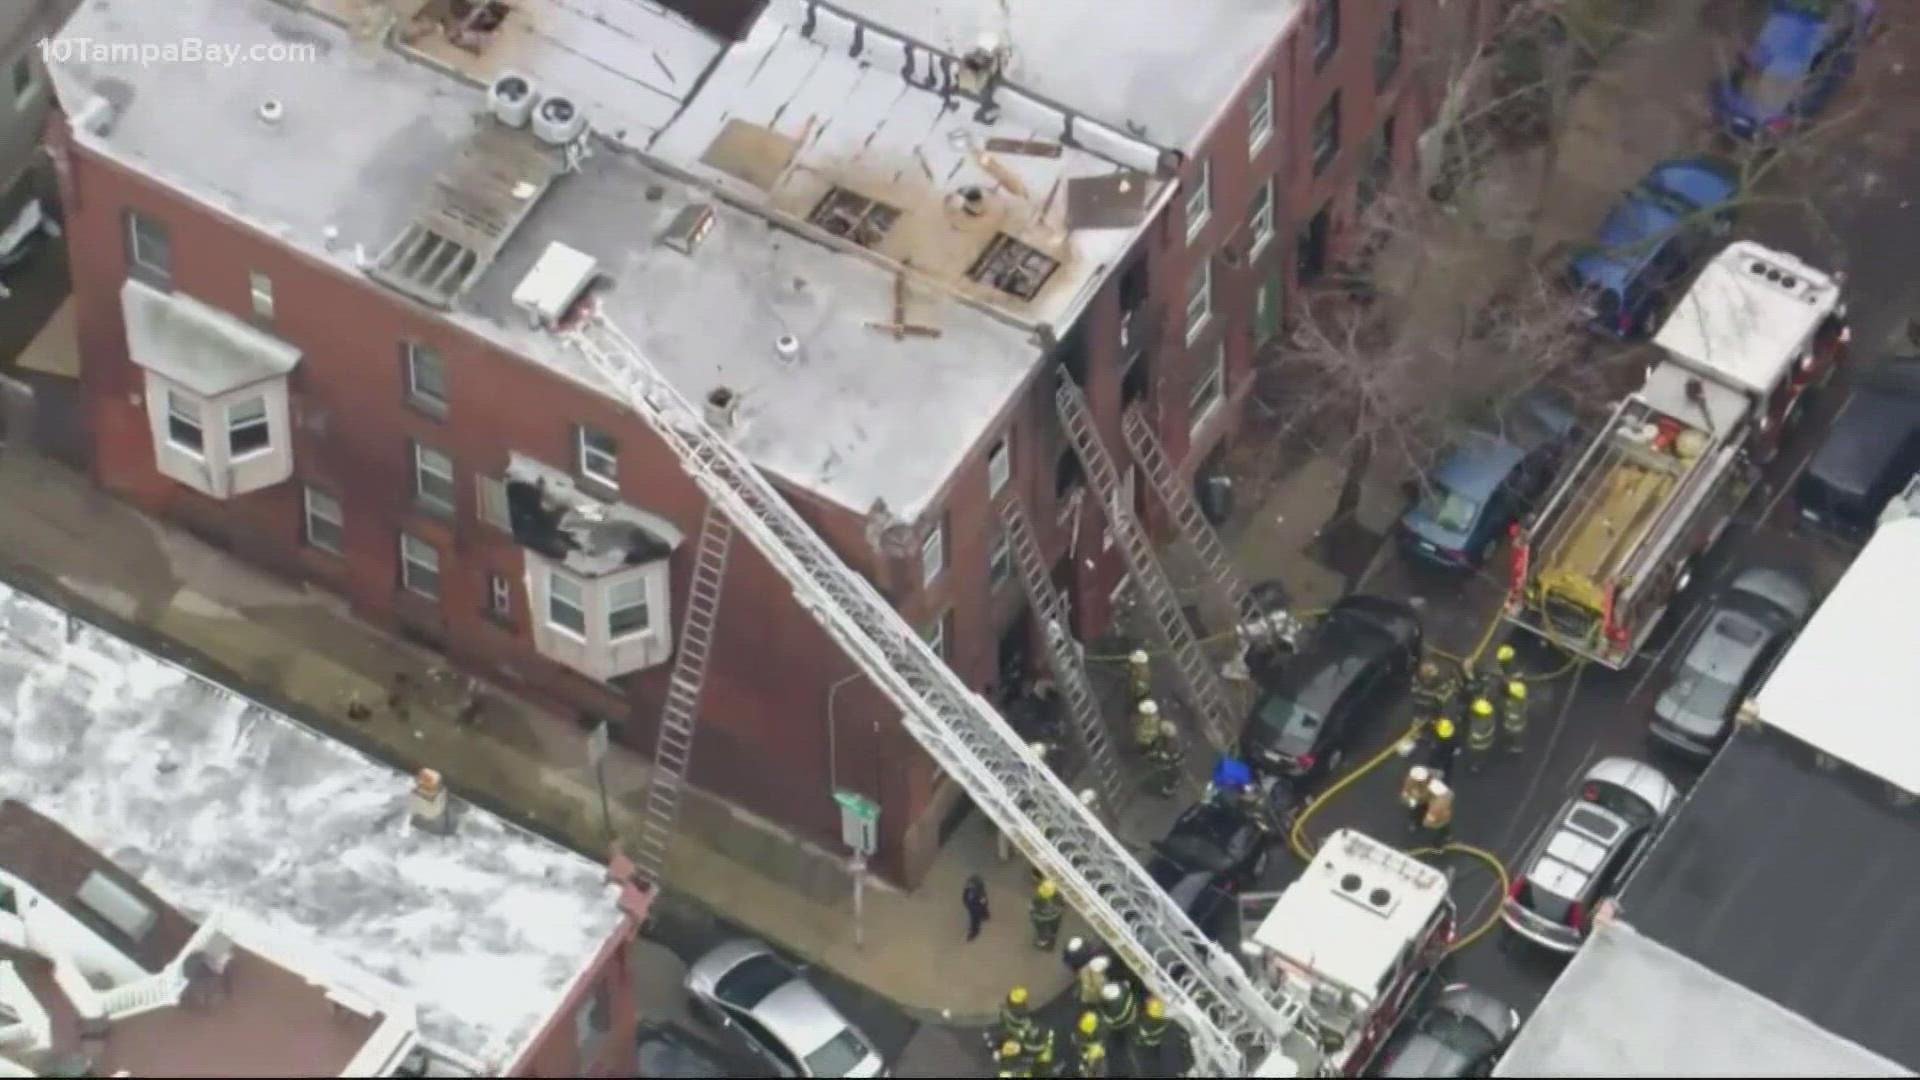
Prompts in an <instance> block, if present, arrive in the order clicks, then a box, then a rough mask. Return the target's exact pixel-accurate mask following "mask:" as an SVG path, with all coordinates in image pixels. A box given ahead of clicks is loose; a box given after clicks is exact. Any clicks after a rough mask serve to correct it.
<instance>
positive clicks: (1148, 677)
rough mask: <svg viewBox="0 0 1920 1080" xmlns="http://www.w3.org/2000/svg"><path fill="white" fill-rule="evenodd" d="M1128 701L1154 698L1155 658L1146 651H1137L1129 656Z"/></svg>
mask: <svg viewBox="0 0 1920 1080" xmlns="http://www.w3.org/2000/svg"><path fill="white" fill-rule="evenodd" d="M1127 690H1128V691H1129V697H1128V700H1131V701H1145V700H1146V699H1147V698H1149V697H1151V696H1153V657H1151V656H1148V655H1147V650H1145V649H1135V650H1133V652H1131V653H1129V654H1128V655H1127Z"/></svg>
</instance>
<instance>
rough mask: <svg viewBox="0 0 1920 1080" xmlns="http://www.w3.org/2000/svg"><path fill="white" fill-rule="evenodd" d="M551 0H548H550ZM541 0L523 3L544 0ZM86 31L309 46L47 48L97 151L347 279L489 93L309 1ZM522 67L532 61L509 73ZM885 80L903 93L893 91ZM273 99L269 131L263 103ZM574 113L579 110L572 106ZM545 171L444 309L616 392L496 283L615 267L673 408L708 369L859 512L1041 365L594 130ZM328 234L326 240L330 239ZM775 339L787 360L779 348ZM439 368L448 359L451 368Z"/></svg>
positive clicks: (914, 485)
mask: <svg viewBox="0 0 1920 1080" xmlns="http://www.w3.org/2000/svg"><path fill="white" fill-rule="evenodd" d="M557 2H558V0H554V3H557ZM547 6H549V5H541V9H544V8H545V7H547ZM66 32H67V33H68V34H69V35H71V36H75V37H93V38H96V39H99V40H107V39H109V38H112V39H116V40H137V41H171V40H177V39H180V38H183V37H198V38H201V39H204V40H210V41H211V40H217V41H220V42H224V43H229V44H233V45H236V46H242V47H244V46H246V45H251V44H262V45H267V44H272V43H275V42H279V41H283V40H286V39H289V38H292V39H295V40H301V41H311V42H316V43H318V44H319V45H320V46H321V48H320V55H319V56H318V57H317V59H314V60H312V61H311V62H306V63H300V64H277V65H276V64H267V63H257V64H235V65H232V66H224V67H223V66H205V65H193V64H151V65H145V66H142V65H139V64H137V63H107V62H101V63H84V62H80V61H79V60H77V59H76V60H75V61H73V62H69V63H66V64H56V65H55V71H54V81H55V86H56V88H57V90H58V91H59V95H60V98H61V102H62V104H63V106H64V107H65V108H66V109H67V111H68V113H69V114H70V115H78V114H79V113H80V111H81V110H82V109H83V108H84V107H85V104H86V102H87V101H88V100H89V99H90V98H91V97H92V96H93V94H94V92H95V88H96V87H99V88H100V89H101V90H102V91H103V92H104V96H107V97H110V98H112V99H114V100H115V101H117V102H122V103H123V107H122V108H121V109H120V110H119V112H118V115H117V118H116V119H115V120H114V121H113V123H112V124H111V126H110V127H109V128H108V129H107V130H106V133H105V134H104V135H96V134H92V133H89V132H86V131H81V132H78V133H77V134H76V138H77V140H78V141H79V142H80V143H82V144H83V145H85V146H87V147H88V148H90V149H93V150H95V151H96V152H99V153H101V154H103V155H105V156H107V157H109V158H111V159H114V160H117V161H121V162H124V163H126V164H127V165H129V166H130V167H132V168H135V169H140V170H143V171H145V172H148V173H149V174H152V175H154V176H156V177H158V178H159V179H160V180H162V181H163V182H166V183H169V184H172V185H173V186H175V187H177V188H179V189H180V190H182V191H183V192H185V193H186V194H187V195H189V196H190V197H193V198H197V199H199V200H200V201H202V202H204V203H205V204H207V205H209V206H211V207H214V208H216V209H218V210H220V211H221V212H223V213H226V214H229V215H231V216H233V217H235V218H237V219H239V220H240V221H242V222H245V223H248V224H250V225H252V226H254V227H255V228H258V229H260V230H262V231H264V232H266V233H269V234H271V235H275V236H278V237H280V238H281V239H282V240H283V241H284V242H286V243H289V244H291V245H294V246H295V247H297V248H299V249H301V250H302V251H303V252H305V253H306V254H308V255H310V256H312V257H313V258H315V259H318V260H321V261H323V262H328V263H331V264H332V265H333V266H334V267H336V268H337V269H339V270H340V271H341V272H343V273H349V274H354V275H359V274H361V272H362V270H361V264H360V262H359V261H358V260H357V259H356V255H355V250H356V247H357V248H359V249H361V250H362V251H363V252H364V253H365V254H366V255H368V256H371V255H373V254H375V253H377V252H379V251H380V250H381V249H383V248H384V247H385V246H386V245H387V243H388V242H389V241H390V240H391V239H392V238H393V237H395V236H396V235H398V233H399V231H400V230H401V229H402V228H403V227H404V226H405V225H406V224H407V223H408V222H410V221H411V220H413V218H414V216H415V213H416V211H417V210H418V209H419V208H420V205H421V203H422V202H423V201H424V199H425V197H426V195H427V193H428V191H429V190H430V188H431V186H432V184H433V181H434V179H435V177H436V176H437V175H438V174H440V173H441V172H442V170H443V169H444V168H445V167H446V166H447V164H448V163H449V161H450V160H451V159H452V158H453V156H454V154H455V152H456V150H457V148H458V147H460V146H461V145H462V144H463V142H464V141H465V140H466V139H467V138H468V137H469V136H470V135H471V133H472V132H473V131H474V130H475V125H476V124H479V123H492V121H491V120H488V119H484V118H483V117H481V113H482V112H483V111H484V109H485V96H484V92H483V91H482V90H481V89H480V88H479V87H477V86H475V85H472V84H471V83H468V82H465V81H462V80H460V79H456V78H453V77H451V76H448V75H446V74H444V73H442V72H441V71H439V70H436V69H435V68H433V67H430V66H429V65H426V64H423V63H420V62H418V61H417V60H414V59H411V58H409V56H407V55H404V54H403V53H402V52H401V51H398V50H395V49H388V48H380V47H375V46H370V45H366V44H362V43H356V42H355V41H354V39H353V37H352V35H351V34H350V33H349V31H348V30H347V29H346V28H345V27H344V26H340V25H336V24H334V23H333V22H330V21H328V20H326V19H323V18H321V17H320V16H319V15H316V14H314V13H312V12H310V11H308V12H302V11H296V10H292V9H289V8H286V7H282V6H280V5H278V4H271V3H234V2H232V0H178V2H175V3H167V4H125V3H114V4H111V6H110V8H109V6H108V5H107V4H106V3H105V2H103V0H89V2H88V3H87V4H85V5H84V6H83V7H82V8H81V10H80V12H79V13H78V14H77V15H76V16H75V19H74V21H73V22H72V23H71V24H70V27H69V29H68V30H67V31H66ZM522 70H523V71H526V73H527V74H529V75H531V76H532V77H533V78H534V79H535V80H536V81H541V80H543V79H544V78H545V74H544V72H543V71H540V70H531V69H530V68H529V67H527V66H524V65H523V66H522ZM907 92H908V91H907V89H906V87H905V84H904V83H902V84H901V93H902V94H905V93H907ZM268 98H273V99H276V100H278V101H279V102H281V104H282V116H281V119H280V120H279V122H278V123H277V124H273V125H268V124H265V123H263V122H261V120H260V119H259V118H258V116H257V112H258V108H259V105H260V103H261V102H262V101H263V100H266V99H268ZM590 119H591V117H590ZM596 147H597V149H596V152H594V153H593V154H592V155H590V156H589V157H588V158H587V160H586V161H585V163H584V165H583V166H582V168H581V169H580V170H579V171H577V172H569V173H564V174H562V175H561V176H559V177H558V178H557V179H556V180H555V181H554V182H553V185H552V187H551V189H550V190H549V191H548V192H547V194H546V195H545V196H544V197H542V199H541V201H540V202H539V204H538V205H537V206H535V207H534V208H533V210H532V212H531V214H530V215H529V216H528V217H527V218H526V220H525V222H524V223H523V224H522V225H520V227H519V229H518V231H517V232H515V233H514V234H513V235H512V236H511V238H510V239H509V240H508V241H507V243H506V245H505V246H504V247H503V248H502V249H501V251H500V253H499V255H498V257H497V258H496V260H495V261H494V263H493V264H492V267H491V269H489V270H488V271H487V272H486V273H485V274H484V275H483V276H482V277H481V278H480V280H479V282H478V284H477V285H476V286H475V287H474V289H473V290H472V292H471V293H470V294H468V295H467V296H466V297H465V298H464V299H463V300H461V301H458V302H457V303H456V307H455V310H454V311H453V312H452V313H450V314H448V315H447V316H446V317H447V318H449V319H450V320H451V321H452V322H454V323H455V324H457V325H459V326H461V327H463V328H464V329H466V330H468V331H470V332H472V333H475V334H477V335H479V336H481V337H483V338H486V339H489V340H491V341H494V342H496V343H498V344H499V345H501V346H502V347H503V348H506V349H508V350H511V351H514V352H518V353H520V354H522V355H524V356H526V357H528V358H529V359H530V360H531V361H532V362H535V363H539V364H543V365H546V366H548V367H550V368H551V369H553V370H554V371H556V372H557V373H559V374H560V375H562V376H563V377H566V378H570V379H573V380H575V381H577V382H579V383H581V384H582V385H585V386H588V387H591V388H593V389H594V390H596V391H598V392H602V393H608V394H610V395H611V394H613V393H614V390H613V388H612V387H610V386H609V385H607V384H606V383H605V382H604V381H603V380H602V379H601V378H600V376H599V375H598V374H597V373H596V372H594V371H593V370H592V369H591V367H590V366H589V365H587V364H586V362H585V361H583V360H581V359H580V358H579V357H578V356H576V355H575V354H574V353H572V352H570V351H568V350H565V349H563V348H562V347H561V346H560V345H559V344H558V342H557V341H555V340H554V339H553V338H552V336H551V335H548V334H546V333H543V332H537V331H533V330H530V329H529V328H528V324H527V320H526V317H525V315H524V313H522V312H521V311H520V310H518V309H517V308H515V306H514V305H513V303H512V293H513V291H514V289H515V287H516V286H517V285H518V284H519V282H520V279H521V278H522V277H524V276H525V274H526V273H527V272H528V271H530V270H531V269H532V267H533V265H534V263H535V262H536V261H537V260H538V258H539V256H540V255H541V254H542V253H543V252H544V251H545V250H546V247H547V245H548V243H550V242H552V241H560V242H562V243H565V244H566V245H567V246H569V247H572V248H575V249H578V250H580V251H583V252H586V253H587V254H589V255H592V256H594V257H595V258H596V259H598V261H599V263H600V267H601V269H602V271H603V272H604V273H606V274H608V275H610V277H611V278H612V279H613V280H614V281H615V282H616V285H615V286H614V287H613V288H612V289H610V290H608V291H607V292H606V293H605V294H604V295H603V297H602V301H601V303H602V306H603V309H604V310H606V311H607V312H608V313H609V314H610V315H611V316H612V317H613V318H614V319H615V321H617V322H619V323H621V324H622V325H623V326H624V327H625V328H626V329H627V331H628V332H629V333H630V334H631V335H632V336H633V337H634V338H635V339H636V340H637V341H638V342H639V343H640V344H641V345H643V346H644V347H646V348H647V349H648V351H649V353H650V355H651V358H652V360H653V361H654V363H655V364H656V365H657V366H658V367H659V368H660V369H661V370H662V371H663V372H664V373H665V374H666V376H667V377H668V378H669V379H670V380H671V381H672V382H673V383H674V385H675V387H676V388H677V389H678V390H679V391H680V392H681V394H682V395H683V396H685V397H686V398H688V399H689V400H692V401H702V400H705V398H706V396H707V394H708V393H709V392H710V391H712V390H713V389H715V388H716V387H718V386H721V385H725V386H727V387H728V388H730V389H732V390H734V391H736V392H737V393H738V394H739V395H740V424H741V427H740V431H739V434H738V435H737V436H736V442H737V444H738V445H739V446H740V447H741V449H742V450H744V451H745V452H746V453H747V454H748V455H749V457H750V458H751V459H752V460H753V461H754V462H755V463H756V464H758V465H759V466H761V467H762V468H764V469H766V470H768V471H769V472H770V473H772V474H774V475H775V476H776V477H777V478H779V479H781V480H784V481H786V482H788V483H790V484H793V485H795V486H798V487H800V488H802V489H806V490H808V491H810V492H812V493H813V494H815V495H817V496H819V497H823V498H825V499H828V500H831V501H833V502H835V503H838V504H840V505H842V506H844V507H846V508H848V509H850V510H853V511H855V512H857V513H865V512H866V511H867V510H868V509H870V508H871V507H872V505H873V504H874V502H875V500H885V502H886V503H887V505H888V507H889V509H890V510H891V511H892V512H893V514H894V515H895V516H896V517H898V518H900V519H902V520H908V521H911V520H912V519H914V518H915V517H917V516H918V515H919V514H920V513H921V512H922V511H923V510H924V509H925V508H927V507H928V506H929V505H930V504H931V503H932V502H933V500H934V499H935V498H936V497H937V496H938V494H939V492H940V490H941V486H942V484H943V483H944V482H945V481H946V480H947V479H948V478H949V477H950V476H951V475H952V472H953V469H954V467H955V466H956V465H957V464H958V463H959V462H960V461H961V460H962V459H964V457H965V456H966V454H967V453H968V452H969V451H970V450H971V449H972V448H973V447H974V446H975V445H976V444H977V443H978V442H979V441H980V440H981V438H982V437H983V435H984V434H985V433H986V431H987V429H988V427H989V426H990V425H991V424H993V423H995V422H996V421H997V419H998V418H999V417H1000V416H1002V415H1003V414H1004V413H1005V412H1006V410H1007V409H1008V408H1009V407H1011V405H1012V403H1013V402H1014V401H1015V399H1016V397H1017V395H1018V393H1019V391H1020V389H1021V387H1022V386H1023V385H1024V384H1025V382H1026V380H1027V379H1029V378H1030V377H1033V376H1034V374H1035V373H1036V372H1037V371H1038V368H1039V365H1040V358H1041V355H1042V352H1041V348H1040V346H1039V344H1038V342H1037V341H1036V340H1035V338H1034V335H1033V334H1032V333H1031V332H1029V331H1027V330H1024V329H1022V328H1019V327H1016V326H1014V325H1011V324H1010V323H1009V322H1007V321H1006V320H1004V319H1002V318H999V317H996V316H995V315H993V314H990V313H989V312H987V311H984V310H980V309H977V308H974V307H972V306H969V305H965V304H960V303H956V302H953V301H952V300H950V299H946V300H943V299H941V298H940V297H939V296H938V295H937V294H935V293H934V292H933V290H931V289H928V288H926V287H924V286H916V287H914V288H911V289H909V295H908V297H907V321H908V322H910V323H916V324H925V325H932V326H935V327H938V328H939V329H940V331H941V335H940V336H939V337H937V338H929V337H917V336H908V337H905V338H904V339H901V340H896V339H895V338H894V337H893V336H892V335H891V334H884V333H881V332H878V331H876V330H874V329H871V328H869V327H868V325H867V324H868V323H869V322H878V323H891V322H892V321H893V300H894V282H895V275H894V273H893V272H892V271H891V270H890V269H889V268H887V267H885V266H883V265H881V264H879V263H878V262H877V261H875V260H873V259H871V258H868V257H863V256H862V255H860V254H846V253H840V252H836V251H833V250H831V249H829V248H828V247H826V246H824V245H823V244H821V243H816V242H813V241H811V240H808V239H806V238H804V237H802V236H800V235H798V234H796V233H795V232H792V231H789V230H782V229H776V228H771V227H769V224H768V222H767V221H766V220H765V219H763V218H759V217H756V216H754V215H752V214H749V213H747V212H746V211H744V210H738V209H733V208H731V207H730V206H728V205H726V204H724V203H720V202H718V201H717V200H715V199H713V198H712V197H711V195H710V193H707V192H704V191H702V190H701V189H699V188H697V187H694V186H692V185H689V184H687V183H685V182H683V181H678V180H676V179H674V178H673V177H671V176H669V175H667V174H666V173H664V172H662V171H660V170H659V169H656V168H653V167H650V166H649V165H647V164H645V163H644V162H642V161H641V160H639V159H638V155H636V154H630V153H624V152H618V151H616V150H615V149H613V148H612V146H611V145H610V144H608V143H605V142H600V143H597V144H596ZM697 203H714V204H715V206H714V209H715V211H716V213H715V225H714V227H713V229H712V232H711V233H710V235H708V236H707V238H706V240H705V242H704V243H703V244H701V245H700V246H699V247H698V248H697V249H696V250H695V251H694V253H693V254H692V255H686V254H683V253H681V252H680V251H677V250H674V249H672V248H669V247H666V246H665V245H663V244H662V243H661V242H660V237H661V234H662V233H664V232H665V231H666V230H667V227H668V225H669V224H670V223H671V222H672V221H673V219H674V217H675V215H676V214H677V213H678V212H679V211H680V210H682V209H683V208H686V207H688V206H690V205H694V204H697ZM329 228H331V229H334V230H337V238H338V242H337V243H336V244H334V245H333V246H332V247H331V248H330V247H329V245H328V244H327V242H326V239H325V235H326V231H327V230H328V229H329ZM788 334H791V335H793V336H794V337H796V338H798V339H799V341H800V344H801V353H802V355H801V359H800V361H799V362H798V363H795V364H788V363H786V362H785V361H784V360H783V359H782V358H780V357H779V355H778V354H777V353H776V351H775V348H774V343H775V342H776V341H777V340H779V339H780V338H781V337H782V336H784V335H788ZM450 377H452V378H454V379H458V378H459V377H460V376H459V372H458V371H455V372H452V373H451V376H450Z"/></svg>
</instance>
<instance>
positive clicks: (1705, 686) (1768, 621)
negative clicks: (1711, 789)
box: [1650, 566, 1813, 759]
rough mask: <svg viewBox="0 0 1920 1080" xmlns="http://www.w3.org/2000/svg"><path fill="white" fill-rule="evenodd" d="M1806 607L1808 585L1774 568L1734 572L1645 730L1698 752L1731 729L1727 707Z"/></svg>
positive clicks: (1777, 651) (1708, 753)
mask: <svg viewBox="0 0 1920 1080" xmlns="http://www.w3.org/2000/svg"><path fill="white" fill-rule="evenodd" d="M1812 613H1813V588H1812V586H1810V585H1808V584H1807V583H1806V582H1805V581H1802V580H1801V579H1799V578H1797V577H1795V576H1793V575H1791V574H1788V573H1786V572H1784V571H1781V570H1775V569H1772V568H1770V567H1764V566H1755V567H1750V568H1748V569H1746V570H1743V571H1741V572H1740V574H1739V576H1737V577H1735V578H1734V579H1733V582H1732V584H1730V585H1728V586H1727V588H1726V590H1725V591H1724V592H1722V593H1721V594H1720V595H1719V596H1718V597H1715V598H1714V600H1713V603H1712V606H1710V607H1709V608H1708V609H1707V613H1706V617H1705V619H1704V620H1703V621H1702V622H1701V624H1700V629H1699V631H1698V632H1697V633H1695V635H1694V637H1693V640H1692V641H1691V642H1689V643H1688V644H1687V648H1686V651H1685V652H1684V653H1682V654H1681V657H1680V663H1679V664H1678V666H1676V667H1675V668H1674V673H1673V679H1672V681H1671V682H1670V683H1668V685H1667V688H1666V689H1665V690H1663V691H1661V693H1660V697H1659V699H1658V700H1657V701H1655V702H1654V706H1653V725H1652V727H1651V729H1650V730H1651V732H1652V734H1653V737H1654V738H1655V739H1658V740H1659V741H1660V742H1661V743H1662V744H1664V745H1665V746H1666V747H1667V748H1669V749H1671V750H1674V751H1677V752H1679V753H1681V754H1684V755H1686V756H1688V757H1691V758H1695V759H1705V758H1710V757H1712V756H1713V754H1714V752H1715V751H1716V750H1718V749H1719V748H1720V745H1721V744H1722V743H1724V742H1725V741H1726V739H1727V735H1728V734H1729V733H1730V732H1732V730H1733V714H1734V713H1735V712H1736V711H1737V710H1738V709H1739V708H1740V703H1741V702H1743V701H1745V700H1746V699H1747V698H1748V697H1749V696H1751V695H1752V694H1753V692H1754V691H1755V690H1757V689H1759V686H1760V683H1761V682H1763V681H1764V680H1765V679H1766V676H1767V673H1768V672H1769V671H1771V670H1773V665H1774V664H1775V662H1777V661H1778V660H1779V659H1780V657H1781V655H1782V654H1784V653H1785V652H1786V649H1787V645H1788V644H1790V643H1791V642H1792V641H1793V636H1794V635H1795V634H1796V633H1798V632H1799V630H1800V627H1801V625H1802V624H1804V623H1805V622H1806V621H1807V616H1809V615H1811V614H1812Z"/></svg>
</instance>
